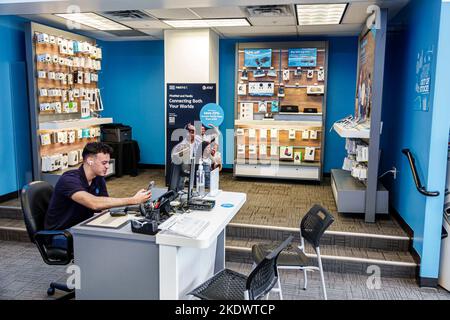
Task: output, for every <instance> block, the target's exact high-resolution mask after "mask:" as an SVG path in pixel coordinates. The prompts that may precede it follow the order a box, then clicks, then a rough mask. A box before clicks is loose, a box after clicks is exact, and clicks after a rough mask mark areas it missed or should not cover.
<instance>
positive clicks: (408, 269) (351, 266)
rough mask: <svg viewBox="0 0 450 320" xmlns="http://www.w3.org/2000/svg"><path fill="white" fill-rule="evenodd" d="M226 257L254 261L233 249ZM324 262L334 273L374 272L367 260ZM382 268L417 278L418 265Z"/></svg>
mask: <svg viewBox="0 0 450 320" xmlns="http://www.w3.org/2000/svg"><path fill="white" fill-rule="evenodd" d="M225 259H226V261H227V262H237V263H249V264H252V263H253V259H252V256H251V253H250V252H243V251H237V250H233V249H229V248H227V249H226V253H225ZM311 263H312V264H313V265H315V266H317V259H316V258H311ZM322 264H323V268H324V271H326V272H334V273H352V274H360V275H367V276H370V275H371V274H372V273H368V272H367V268H368V267H369V266H371V265H377V264H371V263H366V262H355V261H341V260H333V259H324V258H322ZM377 266H378V267H379V268H380V276H381V277H388V278H408V279H410V278H415V277H416V267H414V266H392V265H383V264H378V265H377Z"/></svg>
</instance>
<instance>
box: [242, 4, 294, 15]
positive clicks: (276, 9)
mask: <svg viewBox="0 0 450 320" xmlns="http://www.w3.org/2000/svg"><path fill="white" fill-rule="evenodd" d="M246 9H247V12H248V14H249V16H250V17H283V16H292V11H291V7H290V6H289V5H270V6H250V7H246Z"/></svg>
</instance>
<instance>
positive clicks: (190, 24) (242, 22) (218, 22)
mask: <svg viewBox="0 0 450 320" xmlns="http://www.w3.org/2000/svg"><path fill="white" fill-rule="evenodd" d="M163 22H164V23H167V24H168V25H169V26H171V27H174V28H212V27H248V26H250V23H249V22H248V20H247V19H244V18H242V19H198V20H163Z"/></svg>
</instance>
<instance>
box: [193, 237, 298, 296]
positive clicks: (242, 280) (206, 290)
mask: <svg viewBox="0 0 450 320" xmlns="http://www.w3.org/2000/svg"><path fill="white" fill-rule="evenodd" d="M292 239H293V236H290V237H289V238H287V239H286V240H285V241H284V242H283V243H282V244H280V245H279V246H278V247H277V248H276V249H275V250H273V251H272V252H270V253H269V254H268V255H267V256H265V257H264V258H263V259H262V260H261V261H260V262H259V263H258V265H257V266H256V268H254V269H253V271H252V272H251V273H250V275H249V276H248V277H247V276H245V275H243V274H241V273H238V272H235V271H233V270H230V269H224V270H222V271H220V272H218V273H216V274H215V275H214V276H213V277H212V278H210V279H208V280H207V281H206V282H204V283H203V284H201V285H200V286H198V287H197V288H195V289H194V290H192V291H191V292H189V293H188V295H193V296H196V297H197V298H200V299H203V300H257V299H260V298H262V297H264V296H266V295H267V294H269V292H270V291H271V290H272V288H273V287H274V286H275V284H276V283H277V281H278V270H277V259H278V256H279V254H280V252H281V251H283V249H284V248H286V247H287V246H288V245H289V244H290V243H291V242H292Z"/></svg>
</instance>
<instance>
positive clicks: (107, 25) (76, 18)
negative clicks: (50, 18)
mask: <svg viewBox="0 0 450 320" xmlns="http://www.w3.org/2000/svg"><path fill="white" fill-rule="evenodd" d="M55 16H58V17H61V18H64V19H67V20H70V21H73V22H76V23H79V24H83V25H85V26H88V27H91V28H94V29H97V30H105V31H108V30H131V28H128V27H127V26H124V25H123V24H120V23H117V22H115V21H113V20H110V19H107V18H105V17H102V16H100V15H98V14H96V13H93V12H83V13H55Z"/></svg>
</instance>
